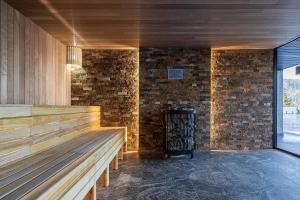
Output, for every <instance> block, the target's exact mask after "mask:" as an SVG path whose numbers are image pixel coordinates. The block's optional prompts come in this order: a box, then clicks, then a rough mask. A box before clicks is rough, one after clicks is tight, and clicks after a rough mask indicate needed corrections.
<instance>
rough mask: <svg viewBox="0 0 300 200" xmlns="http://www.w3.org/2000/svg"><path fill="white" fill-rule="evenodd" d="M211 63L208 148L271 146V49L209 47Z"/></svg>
mask: <svg viewBox="0 0 300 200" xmlns="http://www.w3.org/2000/svg"><path fill="white" fill-rule="evenodd" d="M211 65H212V72H211V75H212V80H211V85H212V87H211V90H212V91H211V101H212V102H211V148H213V149H261V148H271V147H272V123H273V121H272V104H273V51H272V50H219V51H213V52H212V64H211Z"/></svg>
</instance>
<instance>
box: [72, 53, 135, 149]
mask: <svg viewBox="0 0 300 200" xmlns="http://www.w3.org/2000/svg"><path fill="white" fill-rule="evenodd" d="M138 84H139V83H138V50H83V70H82V69H77V70H73V71H72V105H100V106H101V110H102V113H101V126H127V127H128V150H137V149H138V98H139V97H138V92H139V91H138Z"/></svg>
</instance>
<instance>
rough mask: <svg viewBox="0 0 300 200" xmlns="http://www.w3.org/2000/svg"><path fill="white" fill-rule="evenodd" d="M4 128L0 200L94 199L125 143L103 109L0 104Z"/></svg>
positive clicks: (0, 137)
mask: <svg viewBox="0 0 300 200" xmlns="http://www.w3.org/2000/svg"><path fill="white" fill-rule="evenodd" d="M0 127H1V128H0V199H10V200H11V199H68V200H69V199H83V198H88V199H95V198H96V187H97V186H96V185H97V182H99V183H100V184H101V185H102V186H108V184H109V166H110V164H112V168H113V169H117V168H118V159H123V149H124V146H125V145H126V128H125V127H120V128H101V127H100V108H99V107H83V106H79V107H77V106H69V107H63V106H59V107H57V106H26V105H20V106H17V105H6V106H0Z"/></svg>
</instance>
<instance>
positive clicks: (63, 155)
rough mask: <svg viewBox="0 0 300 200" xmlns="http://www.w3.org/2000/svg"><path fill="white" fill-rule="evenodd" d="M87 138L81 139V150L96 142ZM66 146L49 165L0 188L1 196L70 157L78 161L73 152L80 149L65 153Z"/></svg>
mask: <svg viewBox="0 0 300 200" xmlns="http://www.w3.org/2000/svg"><path fill="white" fill-rule="evenodd" d="M101 136H102V135H101ZM86 138H88V137H87V136H85V138H84V137H83V138H80V139H81V140H82V142H84V143H85V144H83V145H82V146H81V147H80V149H81V148H85V147H89V145H91V143H93V142H94V141H89V142H87V141H86ZM76 139H78V138H76ZM79 144H80V143H79ZM81 144H82V143H81ZM65 146H67V144H64V146H63V149H62V151H63V153H62V152H58V154H55V155H54V157H52V158H53V159H51V157H50V162H48V165H44V166H40V165H37V167H38V168H36V169H35V170H34V171H32V172H31V173H29V174H23V176H22V177H17V178H19V179H16V180H13V181H11V182H10V183H9V184H8V185H5V186H4V187H2V188H0V194H7V193H9V192H11V191H12V190H13V189H17V186H15V185H18V186H22V184H21V183H23V184H26V183H27V182H29V181H30V180H31V179H33V178H34V177H36V176H38V175H40V174H41V173H43V172H44V171H45V170H48V169H49V168H51V167H52V166H54V165H56V164H59V163H60V162H62V161H64V160H66V159H69V157H71V158H73V159H76V158H77V157H75V156H74V155H75V154H76V152H75V151H73V150H74V148H78V147H77V146H73V145H72V148H71V149H70V151H69V152H65V148H64V147H65ZM57 149H61V148H60V147H57ZM11 178H14V177H13V176H12V177H11ZM15 178H16V177H15ZM12 182H13V183H12ZM15 182H16V183H15Z"/></svg>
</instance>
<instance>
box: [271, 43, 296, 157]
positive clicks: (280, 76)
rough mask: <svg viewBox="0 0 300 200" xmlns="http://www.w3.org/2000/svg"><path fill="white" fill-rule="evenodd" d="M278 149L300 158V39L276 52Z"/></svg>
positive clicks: (276, 144)
mask: <svg viewBox="0 0 300 200" xmlns="http://www.w3.org/2000/svg"><path fill="white" fill-rule="evenodd" d="M275 56H276V57H275V58H276V65H275V67H276V68H275V70H276V78H275V79H274V82H275V83H276V85H275V94H276V95H275V103H276V106H275V111H276V112H275V118H274V119H275V123H276V124H275V125H276V128H275V130H276V137H275V147H276V148H279V149H282V150H284V151H288V152H291V153H293V154H297V155H300V39H299V38H298V39H296V40H294V41H292V42H290V43H288V44H286V45H283V46H281V47H279V48H277V49H276V55H275Z"/></svg>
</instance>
